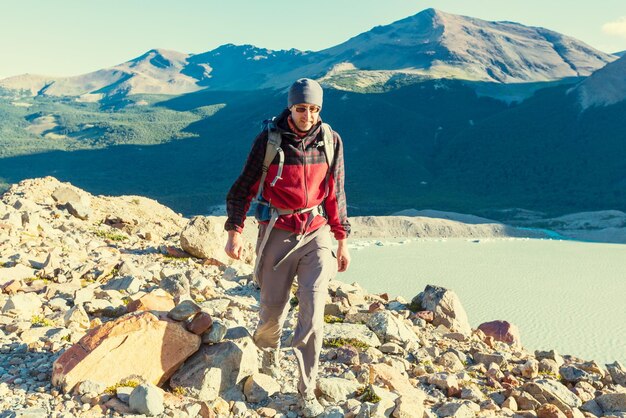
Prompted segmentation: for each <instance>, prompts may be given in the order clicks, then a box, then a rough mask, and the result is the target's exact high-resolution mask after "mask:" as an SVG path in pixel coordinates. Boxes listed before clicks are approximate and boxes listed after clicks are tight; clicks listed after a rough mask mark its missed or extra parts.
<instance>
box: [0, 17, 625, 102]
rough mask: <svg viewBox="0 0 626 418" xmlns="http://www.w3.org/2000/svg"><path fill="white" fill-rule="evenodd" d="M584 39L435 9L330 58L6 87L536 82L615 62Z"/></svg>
mask: <svg viewBox="0 0 626 418" xmlns="http://www.w3.org/2000/svg"><path fill="white" fill-rule="evenodd" d="M615 59H616V57H615V56H613V55H611V54H607V53H604V52H601V51H599V50H597V49H594V48H593V47H591V46H589V45H587V44H585V43H584V42H581V41H579V40H577V39H574V38H571V37H568V36H565V35H562V34H559V33H557V32H554V31H551V30H548V29H545V28H540V27H529V26H524V25H522V24H519V23H514V22H489V21H485V20H481V19H477V18H472V17H466V16H458V15H454V14H449V13H444V12H441V11H439V10H435V9H426V10H424V11H422V12H420V13H418V14H416V15H414V16H410V17H407V18H405V19H402V20H399V21H397V22H394V23H391V24H389V25H385V26H377V27H375V28H373V29H372V30H370V31H368V32H364V33H361V34H359V35H357V36H355V37H353V38H351V39H349V40H347V41H346V42H343V43H341V44H339V45H336V46H334V47H331V48H328V49H324V50H321V51H317V52H313V51H299V50H296V49H291V50H287V51H285V50H279V51H273V50H269V49H264V48H259V47H255V46H252V45H241V46H236V45H232V44H228V45H223V46H220V47H219V48H216V49H214V50H212V51H208V52H205V53H201V54H195V55H191V54H185V53H181V52H176V51H168V50H162V49H154V50H150V51H148V52H146V53H145V54H143V55H142V56H140V57H137V58H135V59H132V60H130V61H128V62H125V63H122V64H119V65H116V66H114V67H111V68H107V69H102V70H98V71H95V72H92V73H88V74H83V75H79V76H74V77H61V78H55V77H47V76H38V75H29V74H25V75H20V76H16V77H9V78H6V79H4V80H0V86H2V87H5V88H8V89H23V90H26V91H29V92H30V94H32V95H45V96H77V97H79V100H83V101H98V100H102V99H103V98H104V97H111V96H112V97H120V96H129V95H134V94H184V93H190V92H194V91H198V90H201V89H211V90H220V91H238V90H258V89H263V88H284V87H285V86H286V85H289V83H290V82H291V81H292V80H294V79H296V78H299V77H302V76H306V77H311V78H315V79H319V80H320V81H322V82H323V83H324V84H325V85H327V86H329V87H334V88H337V89H342V90H347V91H372V90H373V91H376V90H380V89H389V88H393V87H394V86H396V85H397V84H398V83H399V84H407V83H414V82H418V81H421V80H424V79H433V78H437V79H439V78H452V79H462V80H470V81H481V82H497V83H531V82H546V81H555V80H561V79H564V78H568V77H584V76H588V75H590V74H591V73H592V72H593V71H595V70H597V69H599V68H601V67H603V66H604V65H606V64H607V63H609V62H611V61H614V60H615Z"/></svg>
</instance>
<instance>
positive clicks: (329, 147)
mask: <svg viewBox="0 0 626 418" xmlns="http://www.w3.org/2000/svg"><path fill="white" fill-rule="evenodd" d="M322 139H323V140H324V154H326V162H327V163H328V169H329V170H330V169H331V167H332V165H333V161H334V160H335V141H334V140H333V130H332V129H331V127H330V125H329V124H327V123H322Z"/></svg>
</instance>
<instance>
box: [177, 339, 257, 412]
mask: <svg viewBox="0 0 626 418" xmlns="http://www.w3.org/2000/svg"><path fill="white" fill-rule="evenodd" d="M256 372H258V359H257V349H256V346H255V345H254V342H253V341H252V338H251V337H249V336H245V337H243V338H238V339H236V340H233V341H231V340H229V341H224V342H221V343H217V344H213V345H203V346H202V348H200V350H199V351H198V352H197V353H196V354H194V355H193V356H191V357H190V358H189V359H188V360H187V361H185V364H183V366H182V367H181V368H180V369H179V370H178V371H177V372H176V373H174V375H173V376H172V378H171V379H170V386H171V387H172V388H174V389H175V388H177V387H179V388H181V389H182V390H184V391H185V392H186V393H188V394H190V395H191V396H193V397H196V398H198V399H199V400H201V401H213V400H215V399H217V397H218V396H221V397H222V398H224V399H230V400H237V399H240V398H241V396H243V394H242V392H241V389H242V385H243V382H244V379H245V378H247V377H248V376H250V375H252V374H254V373H256Z"/></svg>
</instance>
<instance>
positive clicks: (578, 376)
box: [559, 365, 589, 383]
mask: <svg viewBox="0 0 626 418" xmlns="http://www.w3.org/2000/svg"><path fill="white" fill-rule="evenodd" d="M559 373H560V374H561V378H562V379H563V380H565V381H566V382H568V383H577V382H580V381H581V380H588V379H589V374H588V373H587V372H585V371H584V370H581V369H579V368H578V367H576V366H573V365H569V366H561V368H560V369H559Z"/></svg>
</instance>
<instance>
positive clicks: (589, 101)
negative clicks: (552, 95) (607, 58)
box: [574, 56, 626, 109]
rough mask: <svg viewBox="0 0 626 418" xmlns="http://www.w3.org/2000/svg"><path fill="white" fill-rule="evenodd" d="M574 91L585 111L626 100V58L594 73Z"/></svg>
mask: <svg viewBox="0 0 626 418" xmlns="http://www.w3.org/2000/svg"><path fill="white" fill-rule="evenodd" d="M574 90H575V91H576V93H577V94H578V95H579V101H580V104H581V106H582V108H583V109H587V108H589V107H591V106H608V105H611V104H614V103H618V102H621V101H623V100H626V56H622V57H621V58H620V59H618V60H617V61H615V62H612V63H610V64H608V65H607V66H606V67H604V68H601V69H599V70H598V71H596V72H594V73H593V74H592V75H591V76H590V77H588V78H587V79H585V80H584V81H583V82H581V83H580V84H579V85H578V86H577V87H576V88H575V89H574Z"/></svg>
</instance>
